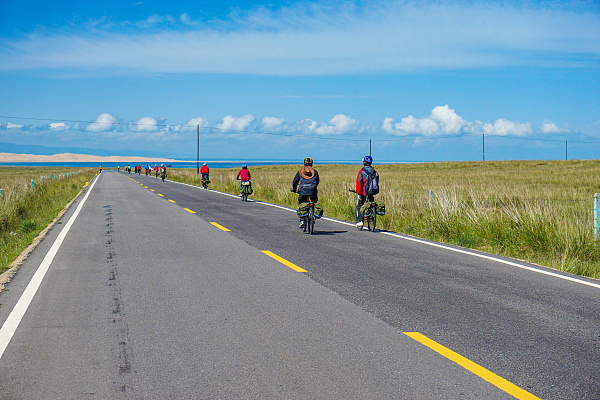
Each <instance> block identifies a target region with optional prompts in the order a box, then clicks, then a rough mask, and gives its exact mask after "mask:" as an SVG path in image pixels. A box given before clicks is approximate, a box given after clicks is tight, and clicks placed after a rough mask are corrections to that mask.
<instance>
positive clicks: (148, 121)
mask: <svg viewBox="0 0 600 400" xmlns="http://www.w3.org/2000/svg"><path fill="white" fill-rule="evenodd" d="M157 125H158V121H157V120H155V119H154V118H152V117H144V118H140V119H139V120H138V121H137V122H136V123H134V124H132V129H133V130H134V131H138V132H153V131H156V130H157V129H158V126H157Z"/></svg>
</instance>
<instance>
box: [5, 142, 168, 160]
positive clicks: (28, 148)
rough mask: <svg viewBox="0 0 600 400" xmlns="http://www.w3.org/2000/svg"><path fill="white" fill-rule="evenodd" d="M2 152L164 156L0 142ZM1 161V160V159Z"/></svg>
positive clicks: (147, 153) (42, 154) (45, 154)
mask: <svg viewBox="0 0 600 400" xmlns="http://www.w3.org/2000/svg"><path fill="white" fill-rule="evenodd" d="M0 153H13V154H33V155H40V156H51V155H54V154H64V153H70V154H88V155H92V156H100V157H110V156H123V157H129V156H131V155H132V154H135V155H136V156H138V157H146V158H164V157H160V156H156V154H154V153H150V152H147V151H146V152H144V151H137V150H135V151H134V150H114V151H112V150H103V149H89V148H85V147H49V146H39V145H27V144H14V143H0ZM0 162H1V161H0Z"/></svg>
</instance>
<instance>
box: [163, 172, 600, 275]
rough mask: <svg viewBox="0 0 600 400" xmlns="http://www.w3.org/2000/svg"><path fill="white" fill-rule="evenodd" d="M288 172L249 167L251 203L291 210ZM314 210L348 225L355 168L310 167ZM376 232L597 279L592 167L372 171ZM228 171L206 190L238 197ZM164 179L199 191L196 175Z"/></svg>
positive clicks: (598, 181)
mask: <svg viewBox="0 0 600 400" xmlns="http://www.w3.org/2000/svg"><path fill="white" fill-rule="evenodd" d="M298 168H299V165H297V166H289V165H288V166H265V167H251V168H250V169H251V173H252V177H253V187H254V194H253V197H254V198H256V199H259V200H263V201H268V202H273V203H276V204H281V205H286V206H289V207H296V205H297V201H296V199H297V196H296V195H295V194H293V193H290V191H289V188H290V187H291V181H292V178H293V176H294V174H295V172H296V171H297V169H298ZM315 168H316V169H317V170H318V171H319V175H320V178H321V184H320V185H319V203H320V204H321V205H323V207H324V208H325V214H326V215H327V216H330V217H334V218H339V219H343V220H347V221H353V220H354V208H355V203H356V196H355V195H354V194H351V193H348V190H347V189H348V188H353V186H354V182H355V180H356V174H357V173H358V170H359V169H360V167H359V166H348V165H322V166H320V165H315ZM376 169H377V170H378V172H379V174H380V176H381V192H380V195H379V196H378V197H377V199H379V200H382V201H385V203H386V208H387V215H386V216H385V217H382V218H380V219H379V220H378V224H380V226H381V228H382V229H388V230H392V231H396V232H402V233H407V234H410V235H415V236H419V237H423V238H426V239H430V240H435V241H441V242H446V243H453V244H457V245H460V246H464V247H469V248H474V249H480V250H484V251H487V252H491V253H495V254H500V255H505V256H510V257H516V258H520V259H524V260H527V261H530V262H534V263H539V264H542V265H546V266H549V267H553V268H557V269H560V270H564V271H568V272H572V273H575V274H580V275H585V276H590V277H595V278H600V252H599V250H598V248H597V247H596V244H595V243H594V232H593V195H594V193H596V192H600V178H599V177H600V161H595V160H591V161H505V162H460V163H459V162H457V163H451V162H449V163H428V164H399V165H379V166H376ZM237 171H238V170H237V169H221V170H213V171H212V173H211V180H212V184H211V188H214V189H217V190H222V191H226V192H229V193H237V190H238V183H237V182H236V181H235V175H236V174H237ZM170 178H172V179H175V180H180V181H186V182H188V183H192V184H199V179H198V178H197V176H196V171H195V170H173V171H171V173H170Z"/></svg>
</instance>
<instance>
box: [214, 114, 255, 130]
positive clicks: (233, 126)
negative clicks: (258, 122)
mask: <svg viewBox="0 0 600 400" xmlns="http://www.w3.org/2000/svg"><path fill="white" fill-rule="evenodd" d="M254 121H255V118H254V117H253V116H252V115H250V114H246V115H244V116H241V117H233V116H231V115H227V116H226V117H225V118H223V121H222V122H221V123H220V124H219V126H218V127H219V129H223V130H234V131H243V130H247V129H248V128H249V127H250V125H251V124H252V123H253V122H254Z"/></svg>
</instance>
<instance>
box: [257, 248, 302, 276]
mask: <svg viewBox="0 0 600 400" xmlns="http://www.w3.org/2000/svg"><path fill="white" fill-rule="evenodd" d="M262 252H263V253H265V254H266V255H268V256H269V257H271V258H274V259H275V260H277V261H279V262H280V263H282V264H283V265H285V266H288V267H290V268H291V269H293V270H294V271H298V272H307V271H306V270H305V269H302V268H300V267H299V266H297V265H296V264H294V263H291V262H289V261H288V260H286V259H285V258H281V257H279V256H278V255H277V254H275V253H272V252H270V251H268V250H263V251H262Z"/></svg>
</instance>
